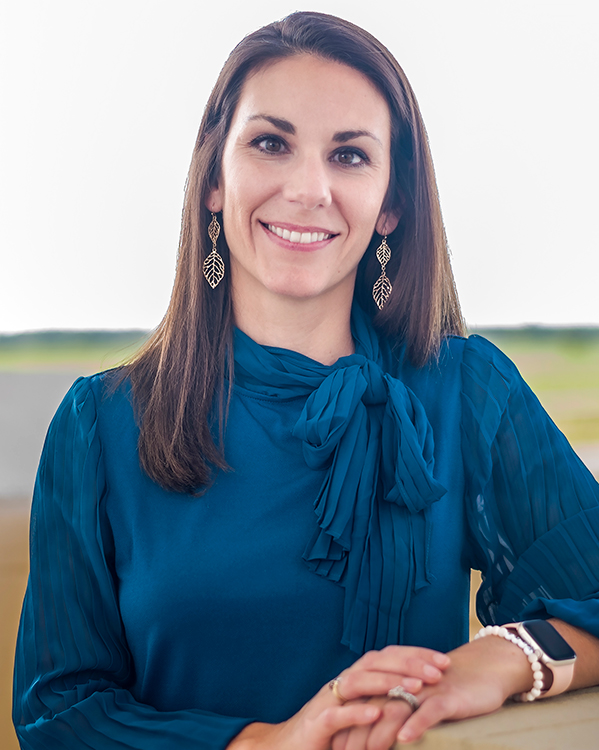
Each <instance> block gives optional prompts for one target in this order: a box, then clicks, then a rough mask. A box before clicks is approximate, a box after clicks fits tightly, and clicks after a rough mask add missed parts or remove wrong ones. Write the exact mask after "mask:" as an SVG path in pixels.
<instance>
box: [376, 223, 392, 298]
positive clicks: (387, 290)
mask: <svg viewBox="0 0 599 750" xmlns="http://www.w3.org/2000/svg"><path fill="white" fill-rule="evenodd" d="M376 258H377V260H378V262H379V263H380V264H381V275H380V276H379V277H378V279H377V280H376V281H375V283H374V286H373V287H372V297H373V299H374V301H375V302H376V304H377V307H378V308H379V310H382V309H383V307H384V305H385V303H386V302H387V300H388V299H389V295H390V294H391V292H392V290H393V287H392V286H391V282H390V281H389V278H388V277H387V274H386V273H385V266H386V265H387V263H388V262H389V261H390V260H391V248H390V247H389V245H388V244H387V235H385V236H384V237H383V241H382V242H381V244H380V245H379V246H378V248H377V251H376Z"/></svg>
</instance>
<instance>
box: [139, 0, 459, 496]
mask: <svg viewBox="0 0 599 750" xmlns="http://www.w3.org/2000/svg"><path fill="white" fill-rule="evenodd" d="M301 53H308V54H315V55H319V56H320V57H323V58H325V59H330V60H334V61H337V62H341V63H344V64H346V65H348V66H350V67H352V68H355V69H356V70H358V71H360V72H361V73H362V74H364V75H365V76H366V77H367V78H368V79H370V81H371V82H372V83H373V84H374V85H375V86H376V87H377V89H378V90H379V91H380V92H381V94H382V95H383V96H384V97H385V100H386V101H387V104H388V105H389V109H390V112H391V177H390V182H389V188H388V191H387V195H386V198H385V201H384V205H383V210H386V211H393V209H397V208H399V209H400V211H401V218H400V221H399V224H398V226H397V228H396V229H395V231H394V232H393V233H392V234H391V235H390V236H389V239H388V242H389V246H390V247H391V251H392V256H391V261H390V262H389V264H388V266H387V275H388V276H389V278H390V279H391V282H392V284H393V292H392V294H391V297H390V298H389V301H388V302H387V303H386V305H385V306H384V308H383V310H381V311H379V310H378V309H377V308H376V306H375V304H374V301H373V299H372V286H373V284H374V281H375V280H376V278H377V276H378V274H379V272H380V267H379V266H378V263H377V261H376V258H375V248H376V246H377V245H378V243H379V241H380V240H379V238H378V237H377V236H376V235H375V236H374V237H373V239H372V242H371V243H370V247H369V248H368V250H367V252H366V253H365V255H364V258H363V259H362V262H361V263H360V266H359V268H358V274H357V279H356V290H355V295H356V298H357V299H358V301H359V302H360V304H361V305H362V307H363V308H364V309H365V310H366V311H367V312H368V313H369V314H370V315H371V317H372V320H373V323H374V325H375V326H376V327H377V328H378V329H379V330H380V331H381V332H382V333H383V334H384V335H385V336H387V337H388V338H390V339H391V340H392V341H393V342H394V343H405V345H406V347H407V352H408V355H409V357H410V359H411V361H412V362H413V363H414V364H415V365H417V366H422V365H424V364H425V363H426V362H427V361H428V360H430V359H431V357H434V356H435V354H436V353H437V352H438V350H439V346H440V342H441V339H442V337H443V336H445V335H447V334H450V333H457V334H461V333H462V332H463V321H462V317H461V313H460V308H459V303H458V299H457V294H456V291H455V286H454V281H453V275H452V272H451V266H450V262H449V254H448V249H447V241H446V237H445V231H444V227H443V221H442V218H441V209H440V206H439V198H438V194H437V187H436V182H435V175H434V170H433V164H432V159H431V156H430V151H429V146H428V140H427V136H426V131H425V128H424V123H423V121H422V117H421V115H420V111H419V109H418V104H417V102H416V98H415V96H414V93H413V91H412V88H411V86H410V84H409V83H408V80H407V78H406V77H405V74H404V72H403V71H402V69H401V68H400V67H399V65H398V64H397V62H396V60H395V59H394V57H393V56H392V55H391V53H390V52H389V51H388V50H387V49H386V48H385V47H384V46H383V45H382V44H381V43H380V42H379V41H378V40H377V39H375V38H374V37H373V36H371V35H370V34H369V33H368V32H366V31H364V30H363V29H361V28H359V27H358V26H354V25H353V24H351V23H349V22H348V21H344V20H343V19H340V18H336V17H334V16H329V15H325V14H323V13H314V12H298V13H293V14H292V15H290V16H288V17H287V18H285V19H283V20H282V21H277V22H276V23H272V24H269V25H268V26H265V27H264V28H262V29H259V30H258V31H256V32H254V33H253V34H250V35H249V36H247V37H245V38H244V39H243V40H242V41H241V42H240V43H239V44H238V45H237V46H236V47H235V49H234V50H233V52H232V53H231V55H230V56H229V58H228V60H227V61H226V63H225V65H224V67H223V69H222V71H221V73H220V76H219V78H218V80H217V82H216V84H215V86H214V89H213V91H212V94H211V95H210V98H209V100H208V104H207V106H206V110H205V112H204V116H203V118H202V122H201V125H200V130H199V133H198V137H197V140H196V144H195V148H194V151H193V157H192V161H191V167H190V170H189V176H188V180H187V187H186V191H185V203H184V208H183V219H182V228H181V238H180V245H179V255H178V260H177V273H176V277H175V283H174V288H173V293H172V297H171V301H170V304H169V307H168V310H167V312H166V315H165V317H164V319H163V320H162V322H161V323H160V325H159V326H158V328H157V330H156V331H155V333H154V335H153V336H152V337H151V338H150V340H149V341H148V343H147V344H146V345H145V346H144V348H143V349H142V350H141V351H140V353H139V354H138V355H137V356H136V358H135V359H134V360H133V361H132V362H131V363H130V364H129V365H128V366H127V367H126V369H125V373H126V374H127V375H129V376H130V378H131V382H132V386H133V391H134V396H135V400H136V404H137V406H138V408H139V413H140V423H141V429H140V437H139V454H140V461H141V464H142V466H143V468H144V469H145V471H146V472H147V473H148V474H149V476H150V477H152V479H154V480H155V481H157V482H158V483H159V484H161V485H162V486H164V487H166V488H169V489H173V490H177V491H188V492H189V491H191V492H197V491H199V490H200V489H201V488H202V487H205V486H206V485H208V484H209V483H210V479H211V474H212V470H213V469H214V468H226V462H225V458H224V456H223V453H222V449H221V448H220V447H217V442H218V443H219V445H222V430H223V423H224V418H225V417H224V415H225V412H226V401H227V398H228V395H227V394H228V389H227V387H226V385H225V384H226V379H227V376H230V375H231V373H230V372H228V370H230V368H231V367H232V362H231V359H232V358H227V353H228V352H230V351H231V341H232V329H233V315H232V306H231V299H230V293H229V279H228V277H227V276H225V279H224V280H223V281H222V282H221V283H220V285H219V286H218V287H217V288H216V289H215V290H213V289H211V288H210V287H209V286H208V284H207V283H206V281H205V280H204V278H203V276H202V270H201V269H202V263H203V261H204V258H205V257H206V255H207V254H208V253H209V252H210V249H211V243H210V241H209V239H208V223H209V221H210V214H209V212H208V210H207V209H206V208H205V204H204V201H205V199H206V197H207V195H208V194H209V192H210V190H211V189H212V188H214V187H216V185H217V180H218V176H219V170H220V165H221V159H222V154H223V149H224V145H225V140H226V137H227V134H228V131H229V127H230V124H231V120H232V118H233V115H234V112H235V108H236V106H237V102H238V101H239V97H240V94H241V90H242V87H243V84H244V81H245V80H246V79H247V77H248V75H249V74H250V73H252V72H254V71H256V70H257V69H258V68H260V67H263V66H265V65H267V64H269V63H271V62H273V61H276V60H278V59H281V58H284V57H289V56H291V55H296V54H301ZM219 252H220V253H221V255H222V256H223V258H224V260H225V264H227V260H228V248H227V244H226V240H225V238H224V237H223V235H222V233H221V236H220V238H219ZM215 432H217V433H218V434H219V435H220V439H219V440H218V441H215V439H214V434H215Z"/></svg>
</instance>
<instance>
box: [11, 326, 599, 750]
mask: <svg viewBox="0 0 599 750" xmlns="http://www.w3.org/2000/svg"><path fill="white" fill-rule="evenodd" d="M364 325H365V324H364V321H363V320H355V319H354V336H355V338H356V341H357V351H356V354H355V355H353V356H352V357H347V358H343V359H342V360H339V362H337V363H335V365H333V366H331V367H324V366H322V365H319V364H318V363H315V362H313V361H312V360H309V359H308V358H306V357H303V356H302V355H298V354H296V353H293V352H288V351H285V350H280V349H274V348H270V347H260V346H258V345H257V344H255V343H254V342H253V341H251V340H250V339H248V338H247V337H246V336H244V334H242V333H240V332H238V333H237V334H236V340H235V383H234V385H233V389H232V398H231V405H230V412H229V419H228V424H227V430H226V434H225V454H226V457H227V460H228V462H229V465H230V467H231V470H230V471H228V472H221V473H219V474H218V475H217V477H216V481H215V483H214V484H213V486H212V487H211V488H210V490H209V491H208V492H207V493H206V494H205V495H204V496H203V497H200V498H196V497H192V496H190V495H183V494H178V493H174V492H169V491H166V490H164V489H162V488H161V487H159V486H158V485H156V484H155V483H154V482H152V481H151V480H150V479H149V478H148V477H147V475H145V474H144V473H143V472H142V471H141V470H140V466H139V461H138V455H137V435H138V430H137V426H136V422H135V418H134V411H133V407H132V403H131V393H130V389H129V386H128V384H127V382H126V381H125V382H124V383H123V384H121V386H119V387H118V388H117V389H116V390H115V389H113V388H111V387H109V386H110V384H111V375H110V373H104V374H100V375H96V376H93V377H91V378H82V379H79V380H78V381H77V382H76V383H75V384H74V385H73V387H72V388H71V390H70V391H69V393H68V394H67V396H66V397H65V399H64V401H63V403H62V404H61V406H60V407H59V409H58V412H57V414H56V416H55V417H54V420H53V422H52V424H51V426H50V429H49V432H48V436H47V439H46V443H45V447H44V451H43V455H42V459H41V463H40V468H39V472H38V476H37V480H36V486H35V493H34V501H33V509H32V524H31V574H30V579H29V585H28V588H27V594H26V598H25V603H24V608H23V614H22V620H21V626H20V632H19V640H18V645H17V658H16V667H15V703H14V721H15V725H16V728H17V734H18V736H19V740H20V742H21V747H22V748H30V749H34V748H61V749H64V750H66V749H67V748H68V750H78V749H79V748H81V749H83V748H85V749H86V750H87V749H88V748H102V749H105V748H106V749H107V750H110V749H112V748H114V750H116V749H117V748H118V749H119V750H124V749H125V748H139V749H140V750H141V749H142V748H143V750H154V749H158V748H160V749H162V748H164V749H165V750H166V748H168V749H169V750H172V748H174V747H176V748H178V749H180V750H186V748H189V749H190V750H191V748H194V750H197V749H198V748H200V749H201V748H205V749H206V750H207V749H208V748H210V749H211V750H214V749H218V748H225V747H226V745H227V744H228V743H229V742H230V740H231V739H232V738H233V737H234V736H235V735H236V734H237V733H239V731H241V729H242V728H243V727H244V726H245V725H246V724H247V723H249V722H251V721H256V720H259V721H268V722H277V721H282V720H284V719H286V718H288V717H289V716H290V715H292V714H293V713H294V712H295V711H297V710H298V709H299V708H300V706H301V705H302V704H303V703H305V702H306V701H307V700H308V699H309V698H310V697H311V696H312V695H313V694H314V693H315V692H316V691H317V690H318V689H319V688H320V687H321V686H322V685H323V684H324V683H325V682H326V681H327V680H329V679H331V678H332V677H334V676H335V675H336V674H338V673H339V672H340V671H341V670H342V669H344V668H345V667H347V666H348V665H349V664H351V663H352V662H353V661H354V660H355V659H356V658H357V654H359V653H362V652H363V651H365V650H367V649H369V648H380V647H382V646H383V645H385V644H387V643H406V644H417V645H425V646H429V647H431V648H436V649H440V650H443V651H447V650H450V649H452V648H455V647H456V646H458V645H460V644H461V643H463V642H464V641H466V640H467V637H468V590H469V572H470V569H471V568H476V569H479V570H481V571H482V573H483V584H482V587H481V589H480V591H479V593H478V597H477V606H478V614H479V617H480V618H481V620H482V621H483V622H484V623H494V622H505V621H511V620H516V619H520V618H522V617H523V616H524V615H532V614H534V615H535V616H540V617H547V616H555V617H560V618H562V619H563V620H566V621H568V622H570V623H572V624H574V625H577V626H579V627H582V628H584V629H586V630H588V631H589V632H591V633H593V634H594V635H596V636H598V637H599V598H598V597H599V553H598V550H599V485H598V484H597V482H596V481H595V480H594V479H593V477H592V476H591V475H590V473H589V472H588V471H587V470H586V468H585V467H584V466H583V465H582V463H581V462H580V460H579V459H578V458H577V456H576V455H575V454H574V453H573V451H572V450H571V448H570V446H569V445H568V443H567V441H566V439H565V438H564V436H563V435H562V434H561V433H560V432H559V430H558V429H557V428H556V427H555V425H554V424H553V422H552V421H551V420H550V419H549V417H548V416H547V415H546V413H545V412H544V411H543V409H542V407H541V406H540V404H539V402H538V401H537V399H536V398H535V396H534V395H533V394H532V393H531V391H530V390H529V388H528V387H527V386H526V385H525V383H524V382H523V381H522V379H521V377H520V375H519V374H518V372H517V370H516V368H515V367H514V365H513V364H512V363H511V362H510V361H509V360H508V359H507V358H506V357H505V356H504V355H503V354H501V352H499V351H498V350H497V349H496V348H495V347H494V346H493V345H492V344H490V343H489V342H488V341H486V340H485V339H482V338H480V337H477V336H474V337H471V338H469V339H461V338H457V337H455V338H450V339H449V340H447V341H446V342H445V343H444V345H443V347H442V351H441V355H440V358H439V360H438V361H435V362H434V363H433V364H431V365H430V366H428V367H426V368H420V369H416V368H414V367H412V366H411V365H410V363H409V362H408V361H407V359H406V358H404V356H403V353H402V352H401V351H400V352H399V353H395V354H394V353H392V352H391V350H390V349H389V347H388V346H386V344H385V343H384V342H378V341H377V340H376V337H375V336H374V334H373V332H372V331H371V330H370V329H369V328H368V327H366V328H365V327H364ZM379 344H380V346H379Z"/></svg>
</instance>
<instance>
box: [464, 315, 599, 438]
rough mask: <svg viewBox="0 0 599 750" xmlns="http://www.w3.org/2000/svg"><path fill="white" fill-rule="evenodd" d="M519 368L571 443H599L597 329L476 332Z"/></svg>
mask: <svg viewBox="0 0 599 750" xmlns="http://www.w3.org/2000/svg"><path fill="white" fill-rule="evenodd" d="M477 333H481V334H482V335H484V336H486V337H487V338H489V339H490V340H491V341H493V343H494V344H496V345H497V346H498V347H499V348H500V349H501V350H502V351H504V352H505V353H506V354H507V355H508V356H509V357H510V358H511V359H512V360H513V361H514V362H515V363H516V364H517V366H518V368H519V369H520V372H521V373H522V375H523V376H524V378H525V379H526V381H527V382H528V384H529V385H530V387H531V388H532V389H533V391H534V392H535V393H536V394H537V396H538V397H539V399H540V401H541V403H542V404H543V406H544V407H545V408H546V409H547V411H548V412H549V414H551V416H552V418H553V420H554V421H555V422H556V423H557V425H558V426H559V428H560V429H561V430H562V431H563V432H564V433H565V434H566V436H567V437H568V439H569V440H570V442H571V443H574V444H580V443H599V329H597V328H571V329H547V328H522V329H512V330H509V329H505V330H500V329H495V330H489V329H487V330H485V331H482V330H481V331H477Z"/></svg>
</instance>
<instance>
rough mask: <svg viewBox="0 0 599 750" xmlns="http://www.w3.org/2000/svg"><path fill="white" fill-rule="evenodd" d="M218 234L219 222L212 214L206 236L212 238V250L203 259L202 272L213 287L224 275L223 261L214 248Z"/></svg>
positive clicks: (214, 287)
mask: <svg viewBox="0 0 599 750" xmlns="http://www.w3.org/2000/svg"><path fill="white" fill-rule="evenodd" d="M219 234H220V224H219V223H218V221H217V220H216V214H212V221H211V222H210V226H209V227H208V236H209V237H210V239H211V240H212V250H211V251H210V255H208V257H207V258H206V260H205V261H204V265H203V266H202V273H203V274H204V278H205V279H206V281H207V282H208V283H209V284H210V286H211V287H212V288H213V289H216V287H217V286H218V285H219V284H220V282H221V281H222V280H223V278H224V276H225V263H224V261H223V259H222V258H221V256H220V255H219V254H218V250H217V249H216V240H217V239H218V235H219Z"/></svg>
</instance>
